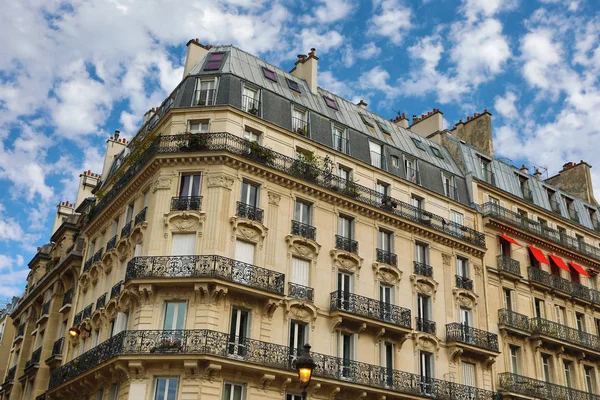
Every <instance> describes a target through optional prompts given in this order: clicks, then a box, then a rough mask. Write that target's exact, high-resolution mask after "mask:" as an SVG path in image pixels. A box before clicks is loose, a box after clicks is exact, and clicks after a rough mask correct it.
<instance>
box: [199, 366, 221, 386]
mask: <svg viewBox="0 0 600 400" xmlns="http://www.w3.org/2000/svg"><path fill="white" fill-rule="evenodd" d="M221 368H222V367H221V366H220V365H218V364H214V363H209V364H208V365H207V366H206V367H205V368H204V375H203V378H202V379H203V380H205V381H209V382H211V383H212V382H213V381H214V380H215V378H217V377H218V375H219V373H220V372H221Z"/></svg>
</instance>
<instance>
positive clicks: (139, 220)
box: [133, 207, 148, 225]
mask: <svg viewBox="0 0 600 400" xmlns="http://www.w3.org/2000/svg"><path fill="white" fill-rule="evenodd" d="M147 211H148V207H144V208H142V210H141V211H140V212H139V213H137V215H136V216H135V218H134V220H133V221H134V224H135V225H139V224H141V223H142V222H145V221H146V212H147Z"/></svg>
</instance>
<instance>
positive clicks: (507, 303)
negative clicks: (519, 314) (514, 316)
mask: <svg viewBox="0 0 600 400" xmlns="http://www.w3.org/2000/svg"><path fill="white" fill-rule="evenodd" d="M503 291H504V308H506V309H508V310H510V311H513V301H512V290H510V289H506V288H504V289H503Z"/></svg>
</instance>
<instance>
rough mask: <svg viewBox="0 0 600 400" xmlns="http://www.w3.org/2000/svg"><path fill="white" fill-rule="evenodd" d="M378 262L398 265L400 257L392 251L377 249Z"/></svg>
mask: <svg viewBox="0 0 600 400" xmlns="http://www.w3.org/2000/svg"><path fill="white" fill-rule="evenodd" d="M376 259H377V262H378V263H383V264H388V265H394V266H395V265H398V257H397V256H396V255H395V254H394V253H390V252H389V251H386V250H382V249H377V258H376Z"/></svg>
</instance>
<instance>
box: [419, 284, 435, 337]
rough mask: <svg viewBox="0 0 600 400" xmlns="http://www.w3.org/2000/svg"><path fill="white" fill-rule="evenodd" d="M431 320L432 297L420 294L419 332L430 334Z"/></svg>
mask: <svg viewBox="0 0 600 400" xmlns="http://www.w3.org/2000/svg"><path fill="white" fill-rule="evenodd" d="M431 320H432V317H431V297H429V296H426V295H424V294H421V293H419V294H417V330H419V331H421V332H429V329H428V328H429V324H428V322H430V321H431ZM429 333H433V332H429Z"/></svg>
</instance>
